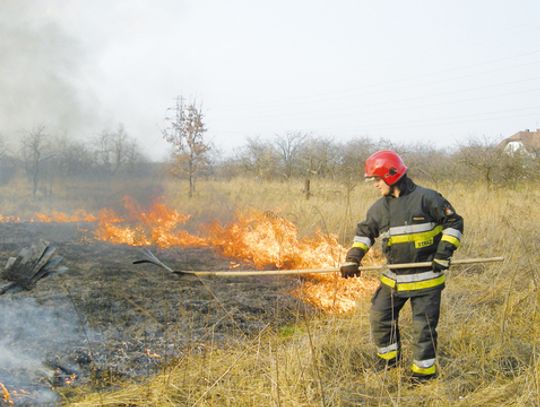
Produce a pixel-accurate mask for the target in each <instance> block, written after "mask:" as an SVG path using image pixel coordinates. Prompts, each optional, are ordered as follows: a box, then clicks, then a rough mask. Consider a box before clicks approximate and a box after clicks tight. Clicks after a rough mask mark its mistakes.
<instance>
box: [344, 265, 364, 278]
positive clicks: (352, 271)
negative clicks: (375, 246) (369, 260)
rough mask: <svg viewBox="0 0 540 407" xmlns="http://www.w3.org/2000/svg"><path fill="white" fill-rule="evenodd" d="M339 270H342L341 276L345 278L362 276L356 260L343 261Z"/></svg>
mask: <svg viewBox="0 0 540 407" xmlns="http://www.w3.org/2000/svg"><path fill="white" fill-rule="evenodd" d="M339 271H340V272H341V277H343V278H350V277H360V270H359V269H358V263H356V262H354V261H348V262H347V263H343V264H342V265H341V266H339Z"/></svg>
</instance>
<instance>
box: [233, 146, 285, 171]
mask: <svg viewBox="0 0 540 407" xmlns="http://www.w3.org/2000/svg"><path fill="white" fill-rule="evenodd" d="M237 160H238V161H239V162H240V163H241V165H242V167H243V168H244V169H245V170H247V171H248V172H250V173H252V174H254V175H255V176H256V177H257V178H259V179H270V178H273V177H274V176H276V175H277V173H278V172H277V168H276V162H277V161H278V160H279V155H278V152H277V151H276V148H275V147H274V146H273V145H272V144H271V143H269V142H267V141H262V140H259V139H258V138H255V137H248V139H247V143H246V146H245V147H244V148H242V150H241V151H240V152H239V153H238V157H237Z"/></svg>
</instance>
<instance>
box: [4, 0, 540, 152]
mask: <svg viewBox="0 0 540 407" xmlns="http://www.w3.org/2000/svg"><path fill="white" fill-rule="evenodd" d="M539 68H540V2H539V1H537V0H529V1H520V0H515V1H507V0H505V1H501V0H496V1H494V0H490V1H487V0H486V1H484V0H482V1H474V0H468V1H462V0H459V1H442V0H440V1H438V0H425V1H399V0H395V1H360V0H356V1H353V0H350V1H346V0H333V1H314V0H305V1H304V0H302V1H300V0H298V1H294V0H288V1H281V0H272V1H257V0H251V1H248V0H245V1H240V0H228V1H218V0H214V1H210V0H192V1H191V0H190V1H172V0H170V1H167V0H154V1H150V0H147V1H142V0H126V1H113V0H108V1H101V0H100V1H96V0H93V1H86V0H69V1H68V0H62V1H60V0H34V1H30V0H18V1H12V0H0V134H2V135H3V137H4V138H9V139H10V140H12V141H14V140H16V139H17V138H18V137H19V138H20V137H21V135H22V134H24V131H28V129H31V128H32V127H35V126H36V125H38V124H43V125H45V126H46V127H47V129H48V131H49V133H54V134H58V133H62V134H67V135H69V136H73V137H79V138H81V139H90V138H92V137H94V136H95V134H96V133H98V132H99V131H100V130H102V129H104V128H107V127H109V128H114V127H116V126H117V124H118V123H120V122H121V123H123V124H124V126H125V128H126V130H127V132H128V133H129V134H130V135H132V136H134V137H136V138H137V139H138V140H139V143H140V145H141V146H143V147H144V149H145V150H146V151H147V152H148V153H150V154H151V156H152V157H153V158H162V157H164V156H165V153H166V151H167V149H168V146H167V144H166V143H165V142H164V141H163V140H162V138H161V134H160V128H162V127H164V121H163V118H164V116H165V114H166V109H167V107H168V106H171V105H172V104H173V103H174V99H175V97H176V96H177V95H184V96H185V97H187V98H190V99H196V100H197V101H198V102H200V103H201V104H202V107H203V110H204V112H205V114H206V120H207V127H208V133H207V135H208V137H209V139H211V140H212V141H213V142H214V143H215V144H216V146H218V147H219V148H221V149H222V150H223V151H224V152H230V151H232V149H233V148H234V147H238V146H241V145H243V144H244V143H245V140H246V138H247V137H261V138H264V139H269V138H272V137H273V136H274V135H275V134H282V133H285V132H287V131H302V132H306V133H311V134H313V135H315V136H321V137H329V138H334V139H336V140H339V141H346V140H350V139H352V138H354V137H362V136H369V137H372V138H375V139H377V138H379V137H385V138H388V139H390V140H392V141H396V142H411V143H416V142H420V143H435V144H436V145H437V146H440V147H441V146H455V145H456V144H457V143H459V142H463V141H464V140H466V139H468V138H470V137H482V136H486V137H492V138H500V137H501V136H508V135H511V134H513V133H515V132H517V131H519V130H521V129H525V128H530V129H535V128H537V127H540V69H539Z"/></svg>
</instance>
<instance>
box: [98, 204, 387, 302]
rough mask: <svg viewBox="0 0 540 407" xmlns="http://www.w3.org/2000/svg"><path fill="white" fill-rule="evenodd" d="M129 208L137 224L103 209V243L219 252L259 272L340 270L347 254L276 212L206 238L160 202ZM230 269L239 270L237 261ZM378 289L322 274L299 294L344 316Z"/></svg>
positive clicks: (217, 227)
mask: <svg viewBox="0 0 540 407" xmlns="http://www.w3.org/2000/svg"><path fill="white" fill-rule="evenodd" d="M124 206H125V207H126V209H127V212H128V214H129V218H130V220H132V221H135V222H136V223H137V224H135V225H134V226H125V225H124V224H125V223H126V222H127V221H126V220H125V219H123V218H121V217H119V216H118V215H117V214H116V213H114V212H113V211H111V210H102V211H101V212H100V215H99V223H98V228H97V230H96V237H97V238H98V239H100V240H105V241H109V242H113V243H123V244H129V245H135V246H143V245H156V246H158V247H162V248H168V247H173V246H177V247H214V248H216V249H217V250H218V251H220V252H221V253H222V254H223V255H224V256H226V257H230V258H233V259H235V260H239V261H243V262H249V263H252V264H254V265H255V267H256V268H267V267H276V268H278V269H280V268H287V269H303V268H326V267H336V266H337V265H338V264H339V262H340V261H342V260H343V258H344V257H345V253H346V249H345V248H344V247H343V246H341V245H340V244H339V242H338V241H337V238H336V236H334V235H329V234H323V233H321V232H316V233H315V235H314V236H311V237H305V238H299V237H298V230H297V228H296V226H295V225H294V224H293V223H292V222H290V221H288V220H287V219H285V218H283V217H281V216H278V215H277V214H275V213H273V212H259V211H255V210H251V211H248V212H245V213H237V215H236V219H235V220H234V221H233V222H231V223H229V224H226V225H223V224H221V223H219V222H218V221H214V222H212V223H210V224H208V225H203V226H201V228H200V230H201V231H203V235H204V236H195V235H192V234H190V233H189V232H187V231H185V230H182V229H180V230H179V229H178V228H179V227H181V226H182V225H184V224H185V223H186V222H187V221H188V220H189V218H190V217H189V215H184V214H181V213H178V212H177V211H175V210H173V209H170V208H168V207H167V206H166V205H163V204H160V203H156V204H154V205H152V207H151V208H150V209H149V210H148V211H143V210H141V208H140V207H139V206H138V205H137V204H136V203H135V202H134V201H133V200H131V199H130V198H125V199H124ZM379 257H380V256H377V255H376V254H373V252H371V253H369V254H368V256H366V261H365V263H366V264H370V263H374V262H375V261H376V260H377V259H376V258H379ZM229 267H230V268H236V267H238V265H237V263H235V262H231V263H230V266H229ZM375 284H376V283H375V282H370V281H367V280H365V279H349V280H344V279H341V278H336V276H335V275H321V274H317V275H312V279H311V281H308V282H305V283H304V284H303V286H302V287H301V288H299V289H297V290H295V291H294V292H293V295H295V296H297V297H299V298H301V299H303V300H304V301H306V302H308V303H310V304H312V305H314V306H316V307H317V308H319V309H322V310H324V311H327V312H333V313H342V312H348V311H350V310H351V309H353V307H354V305H355V303H356V301H357V300H358V299H359V298H361V297H363V296H365V295H366V293H368V292H371V291H373V289H374V285H375Z"/></svg>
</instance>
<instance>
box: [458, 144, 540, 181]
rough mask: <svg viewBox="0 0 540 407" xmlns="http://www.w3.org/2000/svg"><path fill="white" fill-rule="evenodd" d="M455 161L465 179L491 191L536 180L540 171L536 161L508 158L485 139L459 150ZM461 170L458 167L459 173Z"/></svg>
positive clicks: (523, 157) (520, 156) (515, 155)
mask: <svg viewBox="0 0 540 407" xmlns="http://www.w3.org/2000/svg"><path fill="white" fill-rule="evenodd" d="M455 158H456V162H457V163H458V164H460V165H461V166H464V167H465V169H466V174H464V175H463V178H474V179H478V180H481V181H483V182H484V184H485V185H486V187H487V188H488V189H489V188H492V187H494V186H497V185H512V184H515V183H517V182H519V181H522V180H527V179H534V178H535V177H536V170H537V168H538V167H536V166H535V165H534V160H531V159H529V158H528V157H527V156H525V155H521V154H514V155H512V154H508V153H506V152H505V151H504V150H503V149H501V148H499V147H498V146H497V144H496V143H495V142H493V141H491V140H489V139H486V138H484V139H471V140H469V141H468V143H467V144H464V145H462V146H460V148H459V150H458V151H457V152H456V154H455ZM531 164H532V165H531ZM459 170H460V168H459V167H458V168H457V169H456V172H459Z"/></svg>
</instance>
